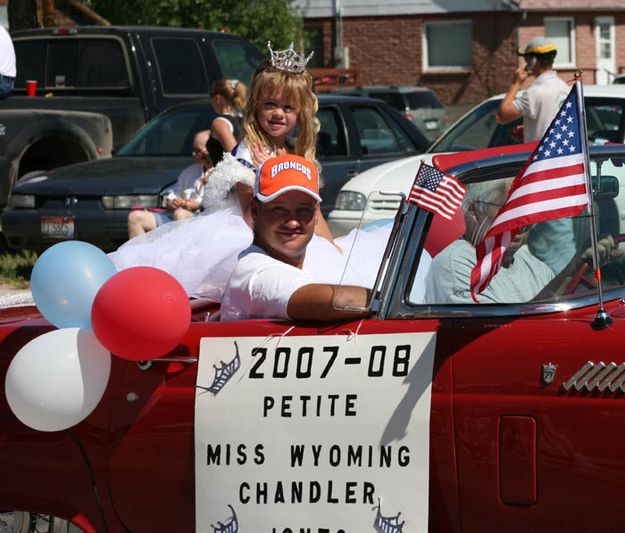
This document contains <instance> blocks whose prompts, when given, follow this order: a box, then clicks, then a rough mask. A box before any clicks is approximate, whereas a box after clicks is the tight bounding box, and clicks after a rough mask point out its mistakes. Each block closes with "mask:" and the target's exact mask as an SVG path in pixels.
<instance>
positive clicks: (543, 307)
mask: <svg viewBox="0 0 625 533" xmlns="http://www.w3.org/2000/svg"><path fill="white" fill-rule="evenodd" d="M622 162H623V158H622V155H618V156H616V157H608V158H606V159H604V160H600V159H595V158H594V157H593V159H592V160H591V175H592V176H593V179H594V180H596V181H594V183H595V197H594V203H595V213H596V217H597V222H596V223H597V232H598V235H599V236H600V237H605V236H606V235H610V236H611V238H613V239H615V240H616V241H617V242H618V241H620V240H621V238H622V234H621V232H622V231H623V230H622V229H621V225H622V223H621V221H620V220H619V217H618V216H614V213H616V211H617V208H616V204H619V203H620V200H621V196H622V194H623V192H619V194H618V196H616V197H614V196H612V197H611V198H605V197H603V198H602V197H600V195H602V194H603V193H604V192H605V190H604V189H602V187H601V186H600V185H597V183H600V182H601V181H604V182H606V181H609V178H608V176H609V175H613V176H614V177H615V178H617V179H619V181H620V178H623V177H625V174H624V171H623V170H622V168H623V165H622ZM599 174H601V179H600V178H599ZM480 185H481V184H480ZM470 187H471V185H470ZM471 198H472V201H476V202H477V201H479V200H476V199H475V198H476V197H475V196H471ZM608 213H611V214H610V215H609V216H608ZM564 220H566V221H568V222H569V223H570V224H569V225H568V227H569V228H570V231H569V232H565V231H562V232H561V233H560V234H559V235H558V238H557V240H565V239H567V238H573V239H574V240H575V243H576V251H575V253H574V255H573V258H574V261H577V260H576V259H575V258H577V257H579V256H580V255H581V253H582V252H584V251H585V250H586V247H587V246H588V245H589V242H590V239H589V230H588V224H589V220H588V215H587V213H582V214H581V215H579V216H576V217H573V218H571V219H564ZM565 226H566V225H564V226H562V227H565ZM530 236H531V233H530ZM414 238H415V239H416V240H419V238H418V236H415V237H414ZM468 239H470V234H469V235H468V236H467V237H466V238H465V239H460V240H459V241H453V242H452V243H451V244H450V246H453V247H454V248H453V250H454V257H455V258H458V257H461V256H462V255H463V253H464V252H462V250H464V249H468V248H467V246H468V245H466V244H465V242H466V240H468ZM535 244H536V241H533V240H532V238H531V237H528V239H527V241H526V244H525V245H524V246H522V247H520V248H519V250H520V251H519V252H517V254H520V253H524V254H528V253H529V254H531V255H532V256H533V257H534V259H533V260H532V261H534V265H535V266H534V268H535V270H533V271H532V274H534V273H537V272H538V266H539V263H540V262H541V261H547V258H546V256H543V259H542V260H539V259H538V257H539V255H540V253H539V251H538V248H537V247H536V246H535ZM415 246H416V245H415ZM554 246H555V245H554ZM619 246H620V247H622V245H619ZM548 252H549V250H547V253H548ZM444 253H445V250H443V251H442V252H439V253H438V254H437V255H436V256H435V257H434V260H433V261H432V265H431V268H430V271H429V272H430V274H429V276H428V280H427V282H426V298H425V304H423V305H421V306H420V305H417V304H416V303H415V305H414V306H406V305H404V306H403V307H402V306H398V308H397V310H396V312H395V313H392V314H391V316H397V317H398V316H403V317H412V318H417V317H419V316H427V317H438V318H439V320H440V321H441V323H442V324H446V325H447V327H448V330H447V331H448V333H449V335H450V337H451V338H450V343H451V346H450V350H451V351H450V356H449V361H448V364H449V365H450V375H451V391H450V394H451V397H452V406H451V411H452V412H453V430H452V431H453V438H454V458H455V461H456V465H455V466H456V468H457V472H456V475H457V481H458V498H459V513H460V516H461V517H462V518H461V525H462V530H463V531H480V532H481V531H519V532H524V531H545V532H547V531H565V530H566V531H609V530H611V529H613V528H614V524H613V517H614V515H613V511H612V510H613V509H614V508H615V507H616V506H618V505H619V496H617V494H620V491H621V490H622V487H623V486H624V483H625V468H624V467H625V460H624V459H623V455H622V445H621V439H622V435H623V429H622V428H623V424H624V423H625V404H623V402H622V401H621V397H622V389H621V387H622V385H623V383H625V358H624V357H623V356H622V354H621V351H620V349H619V346H620V344H621V339H622V338H623V335H625V329H624V328H625V312H624V310H623V304H622V300H621V298H622V297H623V294H624V293H625V277H624V276H623V274H624V268H625V265H624V263H623V261H622V251H621V252H616V251H615V252H614V255H613V256H612V260H610V261H608V262H607V263H605V264H604V266H603V267H602V276H603V291H604V292H603V295H604V298H605V302H606V303H605V311H606V313H607V314H608V315H609V316H610V317H611V320H610V321H606V320H604V319H603V316H604V315H603V313H601V312H600V307H599V300H598V291H597V288H596V284H595V285H594V286H593V282H592V280H587V279H584V280H581V281H580V278H579V277H578V275H579V274H581V273H582V272H583V271H584V268H583V267H584V266H585V265H586V264H585V263H583V262H581V261H580V262H576V263H575V264H574V265H573V266H575V268H574V269H570V270H563V271H562V272H559V273H558V274H556V273H555V272H554V273H553V274H551V275H549V274H548V273H547V274H545V280H546V281H547V283H549V284H550V287H551V288H550V290H549V292H546V293H542V295H541V294H540V293H539V295H538V296H537V297H535V299H532V300H530V301H525V300H522V301H518V300H514V297H513V296H512V290H511V285H512V283H513V278H512V277H508V278H507V279H508V283H507V287H504V289H506V290H508V291H509V292H507V293H506V292H505V290H504V291H502V292H501V293H500V294H504V295H505V294H508V295H509V297H510V299H505V298H503V299H498V300H497V302H496V303H493V304H488V303H483V302H484V300H483V299H482V303H480V304H475V303H474V302H473V301H471V299H470V298H468V300H467V301H466V302H464V303H445V302H444V300H442V299H432V298H431V297H430V294H432V293H431V292H430V291H429V290H428V288H429V285H430V284H433V283H436V282H437V273H439V272H442V271H443V267H444V261H443V259H441V258H443V257H445V256H444V255H443V254H444ZM534 254H536V255H534ZM523 260H524V259H523ZM520 261H522V259H521V256H520V255H516V254H515V256H514V262H513V263H512V265H514V263H517V264H518V263H519V262H520ZM459 264H460V263H459V262H456V263H455V265H456V266H457V265H459ZM578 264H579V266H577V265H578ZM542 267H544V265H542ZM510 268H514V267H513V266H510ZM402 270H409V269H408V268H407V267H406V266H404V267H403V269H402ZM454 272H460V270H459V269H455V270H454ZM545 272H546V271H545ZM469 273H470V271H469ZM559 274H563V275H561V276H559ZM455 275H456V274H454V276H455ZM516 279H517V281H518V278H516ZM444 281H445V280H443V279H442V278H441V279H438V282H439V283H440V282H444ZM496 281H497V277H496V278H495V280H493V282H491V283H495V282H496ZM552 281H553V283H552ZM556 281H559V282H560V283H558V284H556V283H555V282H556ZM465 286H467V287H468V286H469V281H468V280H466V281H465ZM399 290H400V289H398V291H399ZM493 291H494V289H493ZM439 294H440V293H439ZM493 294H494V292H493ZM480 298H482V297H481V296H480V297H478V300H479V299H480ZM411 308H412V314H411V313H410V309H411ZM432 457H433V461H434V463H433V464H432V469H433V470H438V469H440V468H441V466H444V464H443V462H442V461H444V458H443V457H442V456H440V457H439V459H440V460H441V463H438V462H436V459H437V457H438V456H437V455H436V454H435V453H434V452H433V454H432Z"/></svg>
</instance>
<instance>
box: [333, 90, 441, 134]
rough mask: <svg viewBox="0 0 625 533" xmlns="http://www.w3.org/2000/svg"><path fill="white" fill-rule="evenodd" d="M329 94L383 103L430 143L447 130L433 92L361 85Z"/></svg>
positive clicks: (439, 105) (439, 104)
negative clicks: (351, 96) (417, 130)
mask: <svg viewBox="0 0 625 533" xmlns="http://www.w3.org/2000/svg"><path fill="white" fill-rule="evenodd" d="M330 92H334V93H336V94H350V95H353V96H368V97H369V98H379V99H380V100H384V101H385V102H386V103H387V104H389V105H390V106H391V107H393V108H394V109H397V111H399V112H400V113H402V114H403V115H404V116H405V117H406V118H407V119H408V120H411V121H412V122H414V123H415V125H416V126H417V127H418V128H419V129H420V130H421V131H422V132H423V133H425V135H426V136H427V137H428V138H429V139H431V140H434V139H436V138H438V137H439V136H440V135H441V134H442V133H443V132H444V131H445V129H446V128H447V113H446V112H445V108H444V106H443V104H442V103H441V102H440V100H439V99H438V97H437V96H436V94H435V93H434V91H432V89H429V88H428V87H424V86H422V85H363V86H360V87H356V88H352V87H349V88H347V87H346V88H339V89H333V90H332V91H330Z"/></svg>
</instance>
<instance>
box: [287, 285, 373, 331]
mask: <svg viewBox="0 0 625 533" xmlns="http://www.w3.org/2000/svg"><path fill="white" fill-rule="evenodd" d="M369 293H370V291H369V290H368V289H365V288H364V287H343V286H340V285H327V284H318V283H314V284H310V285H304V286H303V287H300V288H299V289H297V290H296V291H295V292H294V293H293V294H292V295H291V297H290V298H289V303H288V305H287V314H288V315H289V318H290V319H291V320H313V321H315V322H338V321H341V320H353V319H356V318H360V317H363V316H367V315H369V314H370V313H371V311H369V310H368V309H365V308H366V306H367V302H368V301H369Z"/></svg>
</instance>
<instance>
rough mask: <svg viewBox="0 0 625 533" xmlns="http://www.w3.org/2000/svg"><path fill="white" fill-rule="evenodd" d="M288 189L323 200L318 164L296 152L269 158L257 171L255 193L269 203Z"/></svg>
mask: <svg viewBox="0 0 625 533" xmlns="http://www.w3.org/2000/svg"><path fill="white" fill-rule="evenodd" d="M288 191H301V192H304V193H306V194H308V195H309V196H312V197H313V198H314V199H315V200H317V201H318V202H321V196H319V171H318V169H317V165H315V164H314V163H312V162H310V161H308V160H307V159H305V158H303V157H301V156H299V155H295V154H282V155H279V156H276V157H272V158H270V159H267V160H266V161H265V162H264V163H263V164H262V165H261V166H260V167H259V169H258V170H257V171H256V181H255V183H254V195H255V196H256V198H258V200H260V201H261V202H263V203H267V202H271V201H272V200H275V199H276V198H277V197H278V196H280V195H281V194H284V193H285V192H288Z"/></svg>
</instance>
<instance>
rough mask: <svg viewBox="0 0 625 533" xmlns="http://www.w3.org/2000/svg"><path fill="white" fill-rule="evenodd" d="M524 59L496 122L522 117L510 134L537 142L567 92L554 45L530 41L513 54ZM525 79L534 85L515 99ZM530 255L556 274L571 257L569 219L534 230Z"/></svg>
mask: <svg viewBox="0 0 625 533" xmlns="http://www.w3.org/2000/svg"><path fill="white" fill-rule="evenodd" d="M517 53H518V54H519V55H520V56H523V58H524V59H525V65H524V66H520V67H519V68H517V69H516V71H515V73H514V81H513V82H512V85H511V86H510V88H509V89H508V92H507V93H506V96H505V97H504V99H503V101H502V102H501V104H500V105H499V110H498V111H497V122H499V123H502V124H506V123H508V122H511V121H512V120H515V119H517V118H519V117H521V116H522V117H523V126H522V127H520V126H517V129H513V131H512V132H511V133H512V135H513V136H515V137H521V130H522V138H523V141H524V142H531V141H537V140H539V139H541V138H542V136H543V135H544V133H545V131H547V128H548V127H549V125H550V124H551V121H552V120H553V118H554V117H555V116H556V114H557V112H558V110H559V109H560V106H561V105H562V102H564V100H566V97H567V96H568V94H569V91H570V88H569V87H568V86H567V85H566V83H564V82H563V81H562V80H561V79H560V78H559V77H558V75H557V74H556V72H555V71H554V70H553V61H554V59H555V57H556V53H557V50H556V45H555V44H553V43H552V42H551V41H549V40H548V39H546V38H545V37H536V38H535V39H532V40H531V41H530V42H529V43H528V44H527V46H526V47H525V50H521V49H519V50H517ZM528 76H534V77H535V78H536V79H535V80H534V83H533V84H532V85H531V86H530V87H529V89H527V91H525V92H523V93H522V94H521V95H520V96H517V93H518V92H519V89H520V88H521V85H523V82H524V81H525V80H526V79H527V77H528ZM527 244H528V246H529V249H530V251H531V252H532V254H533V255H535V256H536V257H538V258H539V259H540V260H541V261H543V262H544V263H546V264H547V265H548V266H549V267H550V268H551V269H552V270H553V272H554V273H555V274H558V273H560V272H561V271H562V270H563V269H564V268H565V267H566V265H567V264H569V261H570V260H571V258H572V257H573V256H574V254H575V251H576V247H575V239H574V237H573V225H572V222H571V219H566V218H560V219H556V220H550V221H547V222H542V223H540V224H537V225H536V226H534V228H533V229H532V231H531V232H530V234H529V236H528V240H527Z"/></svg>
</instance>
